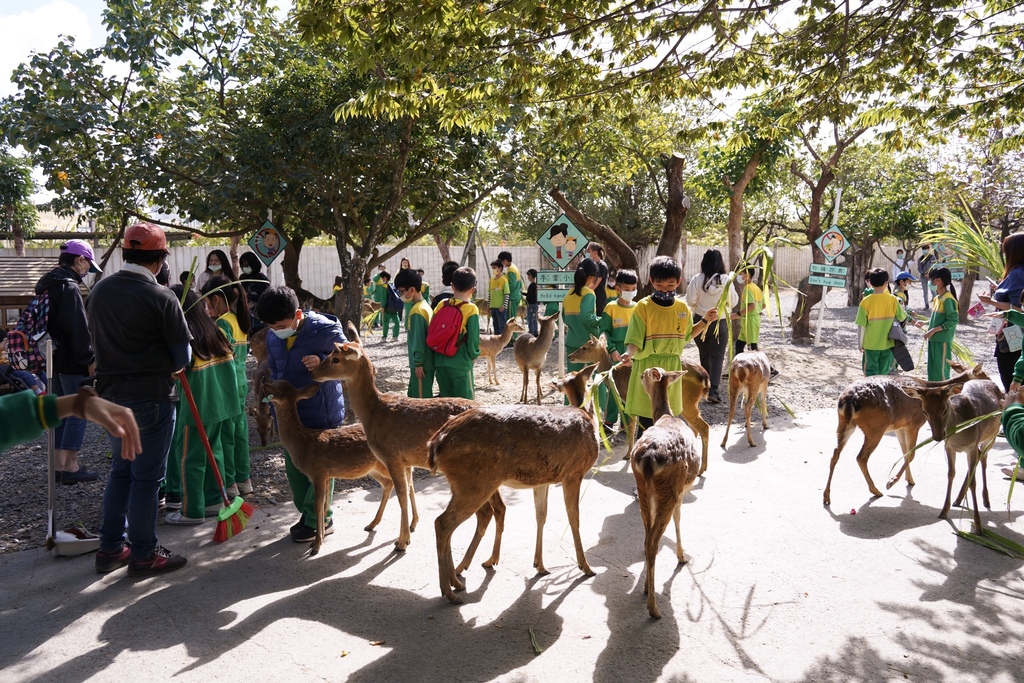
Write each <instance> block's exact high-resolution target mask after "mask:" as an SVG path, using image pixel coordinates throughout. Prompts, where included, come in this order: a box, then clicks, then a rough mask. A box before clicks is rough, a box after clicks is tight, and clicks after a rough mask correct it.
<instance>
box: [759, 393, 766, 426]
mask: <svg viewBox="0 0 1024 683" xmlns="http://www.w3.org/2000/svg"><path fill="white" fill-rule="evenodd" d="M759 407H760V408H761V429H762V430H764V429H768V383H767V382H765V383H764V384H762V385H761V403H760V406H759Z"/></svg>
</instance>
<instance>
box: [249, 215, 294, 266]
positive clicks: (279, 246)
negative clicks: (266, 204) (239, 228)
mask: <svg viewBox="0 0 1024 683" xmlns="http://www.w3.org/2000/svg"><path fill="white" fill-rule="evenodd" d="M247 244H248V245H249V248H250V249H252V250H253V252H254V253H255V254H256V256H257V257H258V258H259V260H260V261H263V265H265V266H269V265H270V264H271V263H273V262H274V261H275V260H277V257H278V256H280V255H281V253H282V252H284V248H285V247H286V246H288V238H287V237H285V236H284V233H282V232H281V231H280V230H278V229H277V228H276V227H274V224H273V223H271V222H270V221H267V222H266V223H264V224H263V225H262V226H260V229H259V230H257V231H256V234H255V235H253V236H252V237H250V238H249V241H248V242H247Z"/></svg>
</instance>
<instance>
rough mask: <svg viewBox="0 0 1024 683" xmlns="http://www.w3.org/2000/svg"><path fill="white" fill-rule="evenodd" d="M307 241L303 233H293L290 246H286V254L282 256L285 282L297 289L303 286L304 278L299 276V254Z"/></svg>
mask: <svg viewBox="0 0 1024 683" xmlns="http://www.w3.org/2000/svg"><path fill="white" fill-rule="evenodd" d="M280 229H283V228H280ZM305 241H306V238H305V237H303V236H302V235H299V234H296V235H293V236H292V237H291V241H289V242H288V246H286V247H285V248H284V256H282V257H281V270H282V271H284V283H285V284H286V285H288V286H289V287H291V288H292V289H294V290H296V291H297V290H299V289H301V288H302V278H301V277H299V254H300V253H301V252H302V245H303V243H304V242H305Z"/></svg>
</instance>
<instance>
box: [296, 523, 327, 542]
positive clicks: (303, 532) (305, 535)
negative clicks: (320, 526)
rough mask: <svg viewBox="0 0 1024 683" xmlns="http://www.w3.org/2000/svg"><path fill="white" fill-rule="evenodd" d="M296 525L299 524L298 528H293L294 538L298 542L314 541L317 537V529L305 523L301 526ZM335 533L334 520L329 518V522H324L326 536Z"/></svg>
mask: <svg viewBox="0 0 1024 683" xmlns="http://www.w3.org/2000/svg"><path fill="white" fill-rule="evenodd" d="M296 526H298V529H296V528H295V527H292V528H291V534H292V540H293V541H295V542H296V543H312V542H313V539H314V538H316V529H313V528H310V527H308V526H306V525H305V524H302V525H301V526H300V525H296ZM333 533H334V520H333V519H329V520H327V523H326V524H324V536H325V537H327V536H330V535H331V534H333Z"/></svg>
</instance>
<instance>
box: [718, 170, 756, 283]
mask: <svg viewBox="0 0 1024 683" xmlns="http://www.w3.org/2000/svg"><path fill="white" fill-rule="evenodd" d="M761 153H762V151H761V150H757V151H756V152H754V155H753V156H752V157H750V161H748V162H747V165H746V166H745V167H744V168H743V174H742V175H740V177H739V178H738V179H737V180H736V182H732V181H731V180H730V179H729V178H722V182H723V183H725V186H726V187H727V188H729V220H728V222H727V223H726V231H727V232H728V235H729V264H728V265H729V269H730V270H732V269H735V268H736V266H738V265H739V263H740V261H742V260H743V230H742V225H743V193H744V192H746V191H747V186H748V185H750V181H751V180H753V179H754V176H755V175H757V166H758V164H760V163H761Z"/></svg>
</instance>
